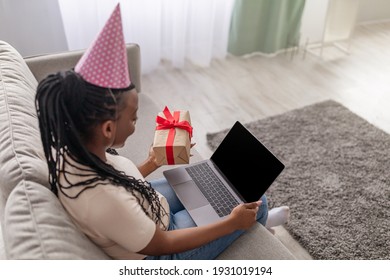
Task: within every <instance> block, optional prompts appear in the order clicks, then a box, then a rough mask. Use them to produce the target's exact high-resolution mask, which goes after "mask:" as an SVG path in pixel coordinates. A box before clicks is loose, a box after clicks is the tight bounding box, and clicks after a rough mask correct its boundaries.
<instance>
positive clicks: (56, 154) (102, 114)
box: [36, 71, 167, 223]
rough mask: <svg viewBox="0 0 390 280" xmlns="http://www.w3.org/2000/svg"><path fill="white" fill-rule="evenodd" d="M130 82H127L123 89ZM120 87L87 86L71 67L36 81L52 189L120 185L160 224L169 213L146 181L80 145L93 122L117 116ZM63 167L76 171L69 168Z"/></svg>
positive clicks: (81, 190)
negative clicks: (109, 88) (147, 204)
mask: <svg viewBox="0 0 390 280" xmlns="http://www.w3.org/2000/svg"><path fill="white" fill-rule="evenodd" d="M133 87H134V86H132V85H131V87H130V88H128V89H125V90H130V89H131V88H133ZM123 92H124V90H107V89H104V88H100V87H96V86H94V85H91V84H89V83H87V82H85V81H84V80H83V79H82V78H81V77H80V76H79V75H78V74H77V73H75V72H74V71H66V72H59V73H57V74H53V75H50V76H48V77H47V78H46V79H44V80H43V81H42V82H40V83H39V85H38V89H37V95H36V108H37V114H38V119H39V127H40V131H41V138H42V144H43V148H44V152H45V156H46V159H47V163H48V168H49V182H50V186H51V190H52V192H53V193H55V194H56V195H57V196H58V191H61V193H62V194H64V195H65V196H67V197H68V198H71V199H76V198H77V197H79V196H80V195H81V194H82V193H83V192H84V191H86V190H87V189H90V188H95V187H96V186H98V185H107V184H112V185H115V186H118V187H124V188H125V189H126V190H127V191H129V192H130V193H132V194H133V195H134V196H135V197H136V199H137V200H138V202H139V204H140V205H141V207H142V209H143V210H144V212H145V213H146V214H147V215H149V216H150V217H151V218H152V219H154V220H155V222H157V223H163V217H164V216H165V215H167V213H166V212H165V210H164V208H163V207H162V206H161V203H160V200H159V197H158V195H157V193H156V191H155V190H154V189H153V188H152V187H151V185H150V183H149V182H147V181H143V180H138V179H135V178H134V177H132V176H128V175H126V174H125V173H124V172H122V171H119V170H116V169H115V168H114V167H113V166H111V165H110V164H107V163H105V162H103V161H102V160H101V159H100V158H99V157H97V156H96V155H94V154H92V153H90V152H89V151H88V150H87V149H86V148H85V145H84V143H85V140H86V139H88V137H89V134H90V128H91V127H93V125H96V124H99V123H101V122H103V121H106V120H115V119H116V117H117V114H118V112H117V111H118V110H119V108H120V107H121V100H122V99H121V96H122V94H123ZM112 95H114V98H113V96H112ZM67 167H72V170H74V169H76V170H78V171H79V172H78V173H72V172H70V171H69V170H68V169H69V168H67ZM60 176H62V177H61V178H63V180H64V183H63V182H62V180H60ZM68 176H78V178H79V180H78V182H77V183H72V182H71V181H70V180H69V179H68ZM71 188H78V189H79V191H77V193H76V195H73V196H71V195H69V194H68V193H67V192H66V190H67V189H71ZM137 194H139V195H137ZM145 201H147V202H148V203H149V205H150V208H151V213H152V215H150V214H149V213H148V212H147V210H146V209H145V207H144V202H145Z"/></svg>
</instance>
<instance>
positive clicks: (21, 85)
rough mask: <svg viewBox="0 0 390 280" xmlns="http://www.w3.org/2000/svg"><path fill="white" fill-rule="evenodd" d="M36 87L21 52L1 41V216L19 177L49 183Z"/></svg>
mask: <svg viewBox="0 0 390 280" xmlns="http://www.w3.org/2000/svg"><path fill="white" fill-rule="evenodd" d="M36 87H37V82H36V80H35V78H34V76H33V75H32V73H31V71H30V70H29V68H28V67H27V65H26V63H25V62H24V60H23V58H22V57H21V56H20V54H19V53H18V52H17V51H16V50H15V49H14V48H12V47H11V46H10V45H8V44H7V43H5V42H2V41H0V178H1V180H0V194H1V196H0V217H2V214H3V209H4V206H5V202H6V200H7V197H8V195H9V194H10V193H11V191H12V189H13V188H14V187H15V186H16V185H17V183H18V182H20V181H21V180H23V179H29V180H32V181H35V182H38V183H40V184H43V185H45V186H48V172H47V164H46V161H45V157H44V153H43V148H42V144H41V137H40V132H39V128H38V119H37V116H36V110H35V89H36Z"/></svg>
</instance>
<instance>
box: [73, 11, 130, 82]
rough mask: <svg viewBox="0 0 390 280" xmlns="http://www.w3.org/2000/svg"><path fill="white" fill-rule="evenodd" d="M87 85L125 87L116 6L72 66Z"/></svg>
mask: <svg viewBox="0 0 390 280" xmlns="http://www.w3.org/2000/svg"><path fill="white" fill-rule="evenodd" d="M75 71H76V72H77V73H79V74H80V75H81V76H82V77H83V79H84V80H86V81H87V82H89V83H91V84H93V85H96V86H100V87H104V88H115V89H121V88H127V87H128V86H129V85H130V76H129V70H128V66H127V53H126V45H125V39H124V36H123V28H122V18H121V11H120V6H119V4H118V5H117V6H116V7H115V10H114V11H113V12H112V14H111V16H110V18H109V19H108V21H107V22H106V24H105V25H104V27H103V29H102V30H101V31H100V33H99V35H98V36H97V38H96V39H95V41H94V42H93V43H92V45H91V46H90V47H89V48H88V49H87V50H86V51H85V53H84V55H83V56H82V57H81V58H80V60H79V62H78V63H77V65H76V67H75Z"/></svg>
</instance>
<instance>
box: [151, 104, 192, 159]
mask: <svg viewBox="0 0 390 280" xmlns="http://www.w3.org/2000/svg"><path fill="white" fill-rule="evenodd" d="M191 137H192V127H191V119H190V114H189V112H188V111H174V112H170V111H169V109H168V108H167V107H165V109H164V111H162V112H160V113H159V114H158V115H157V117H156V131H155V134H154V141H153V150H154V153H155V156H156V160H157V163H158V164H159V165H174V164H186V163H189V161H190V148H191Z"/></svg>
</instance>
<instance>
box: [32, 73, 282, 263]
mask: <svg viewBox="0 0 390 280" xmlns="http://www.w3.org/2000/svg"><path fill="white" fill-rule="evenodd" d="M36 107H37V113H38V118H39V125H40V130H41V136H42V142H43V147H44V150H45V155H46V158H47V162H48V166H49V174H50V177H49V180H50V184H51V188H52V191H53V192H54V193H55V194H56V195H58V197H59V199H60V201H61V203H62V204H63V206H64V207H65V209H66V210H67V211H68V213H69V214H70V216H71V217H72V219H73V220H74V222H75V223H76V224H77V225H78V226H79V228H80V229H81V230H82V231H83V232H84V233H85V234H86V235H87V236H88V237H89V238H90V239H91V240H92V241H94V242H95V243H96V244H97V245H99V246H100V247H101V248H102V249H103V250H104V251H105V252H106V253H107V254H108V255H110V256H111V257H112V258H116V259H143V258H145V257H147V256H149V257H147V258H160V259H213V258H215V257H216V256H217V255H218V254H219V253H221V252H222V251H223V250H224V249H225V248H226V247H227V246H228V245H229V244H230V243H231V242H232V241H233V240H235V239H236V238H237V237H238V236H239V235H240V234H241V233H242V232H243V230H246V229H248V228H250V227H251V226H252V225H253V224H254V223H255V222H256V221H259V222H260V223H262V224H263V225H265V224H266V220H267V203H266V199H265V197H263V198H262V200H261V201H257V202H252V203H247V204H242V205H239V206H237V207H236V208H234V209H233V211H232V213H231V214H230V215H229V217H228V218H227V219H225V220H223V221H220V222H217V223H215V224H211V225H208V226H203V227H196V226H195V224H194V223H193V221H192V219H191V218H190V216H189V214H188V213H187V211H186V210H184V208H183V206H182V205H181V203H180V202H179V201H178V199H177V197H176V196H175V194H174V193H173V191H172V190H170V187H169V186H168V184H167V183H166V182H165V181H164V180H159V181H155V182H152V184H150V183H148V182H146V181H145V179H144V177H145V176H147V175H148V174H150V173H151V172H153V171H154V170H156V169H157V168H158V166H157V164H156V161H155V158H154V154H153V151H152V150H150V152H149V156H148V158H147V160H146V161H145V162H144V164H142V165H141V166H139V167H138V168H137V167H136V166H135V165H134V164H133V163H132V162H131V161H130V160H128V159H126V158H123V157H121V156H118V155H111V154H109V153H106V150H107V149H108V148H115V147H121V146H123V145H124V143H125V140H126V139H127V137H128V136H130V135H131V134H133V133H134V131H135V124H136V121H137V110H138V96H137V92H136V90H135V88H134V86H133V85H130V87H128V88H124V89H119V90H118V89H108V88H101V87H98V86H95V85H92V84H90V83H88V82H86V81H85V80H84V79H83V78H82V77H81V76H80V75H79V74H78V73H76V72H75V71H73V70H70V71H66V72H59V73H57V74H53V75H49V76H48V77H47V78H46V79H44V80H43V81H42V82H41V83H40V84H39V86H38V89H37V95H36ZM134 148H135V149H136V148H137V147H134ZM153 187H154V188H153ZM155 189H157V190H159V192H157V191H156V190H155ZM162 194H164V196H163V195H162ZM167 200H168V201H167ZM284 216H285V215H284ZM282 220H283V221H284V220H285V218H282ZM283 221H282V222H283ZM150 256H155V257H150Z"/></svg>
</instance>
